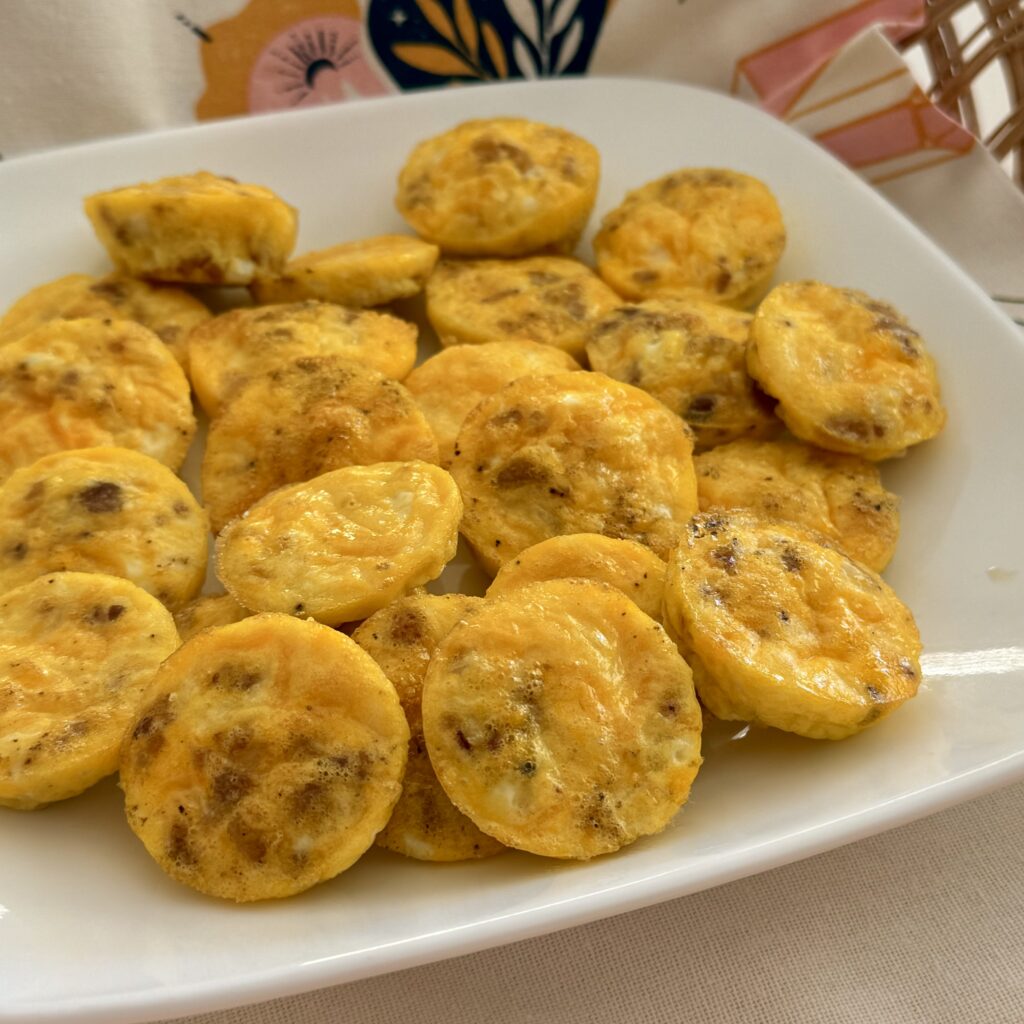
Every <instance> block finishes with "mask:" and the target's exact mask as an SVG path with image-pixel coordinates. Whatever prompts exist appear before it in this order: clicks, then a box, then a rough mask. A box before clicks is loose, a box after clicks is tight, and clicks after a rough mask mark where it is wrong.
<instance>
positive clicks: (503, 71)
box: [480, 21, 508, 78]
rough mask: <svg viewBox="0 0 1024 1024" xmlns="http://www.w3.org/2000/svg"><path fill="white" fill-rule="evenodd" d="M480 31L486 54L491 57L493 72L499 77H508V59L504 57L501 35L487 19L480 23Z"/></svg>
mask: <svg viewBox="0 0 1024 1024" xmlns="http://www.w3.org/2000/svg"><path fill="white" fill-rule="evenodd" d="M480 31H481V33H482V34H483V37H484V46H486V47H487V56H488V57H490V58H491V63H492V64H493V65H494V70H495V73H496V74H497V76H498V77H499V78H508V60H507V58H506V57H505V48H504V46H502V45H501V37H500V36H499V35H498V33H497V31H496V30H495V28H494V26H493V25H492V24H491V23H490V22H489V21H483V22H481V23H480Z"/></svg>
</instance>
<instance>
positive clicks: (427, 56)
mask: <svg viewBox="0 0 1024 1024" xmlns="http://www.w3.org/2000/svg"><path fill="white" fill-rule="evenodd" d="M392 50H393V52H394V54H395V56H396V57H397V58H398V59H399V60H402V61H405V63H406V64H409V65H411V66H412V67H414V68H418V69H419V70H420V71H426V72H427V73H428V74H431V75H440V76H448V75H461V76H468V77H470V78H479V77H480V72H479V71H477V69H476V68H474V67H473V66H472V65H471V64H468V63H466V61H465V60H463V59H462V58H461V57H460V56H459V55H458V54H455V53H452V52H451V51H450V50H446V49H445V48H444V47H443V46H435V45H434V44H433V43H397V44H396V45H395V46H394V47H393V48H392Z"/></svg>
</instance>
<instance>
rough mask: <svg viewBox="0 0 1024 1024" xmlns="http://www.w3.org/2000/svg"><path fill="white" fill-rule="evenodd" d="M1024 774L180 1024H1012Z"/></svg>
mask: <svg viewBox="0 0 1024 1024" xmlns="http://www.w3.org/2000/svg"><path fill="white" fill-rule="evenodd" d="M1022 821H1024V784H1018V785H1015V786H1011V787H1009V788H1007V789H1003V790H1000V791H998V792H995V793H992V794H990V795H988V796H985V797H982V798H981V799H978V800H975V801H973V802H971V803H968V804H963V805H961V806H959V807H954V808H951V809H949V810H946V811H943V812H942V813H940V814H936V815H934V816H932V817H930V818H926V819H924V820H922V821H918V822H914V823H913V824H910V825H905V826H904V827H902V828H899V829H895V830H893V831H891V832H887V833H883V834H882V835H878V836H874V837H872V838H870V839H864V840H862V841H861V842H858V843H852V844H851V845H849V846H845V847H842V848H841V849H838V850H834V851H833V852H831V853H827V854H823V855H821V856H818V857H812V858H811V859H809V860H805V861H802V862H800V863H797V864H791V865H789V866H787V867H783V868H778V869H776V870H774V871H769V872H766V873H765V874H762V875H757V876H755V877H752V878H746V879H743V880H741V881H738V882H733V883H731V884H729V885H723V886H720V887H719V888H717V889H711V890H708V891H706V892H701V893H696V894H694V895H692V896H686V897H683V898H682V899H677V900H672V901H670V902H668V903H663V904H661V905H660V906H656V907H650V908H648V909H646V910H638V911H634V912H633V913H630V914H623V915H621V916H619V917H614V918H609V919H608V920H605V921H599V922H597V923H595V924H589V925H585V926H583V927H580V928H571V929H567V930H566V931H562V932H557V933H555V934H553V935H547V936H544V937H542V938H538V939H531V940H529V941H526V942H519V943H516V944H514V945H510V946H505V947H503V948H498V949H491V950H487V951H485V952H482V953H476V954H474V955H471V956H465V957H460V958H458V959H455V960H448V961H445V962H443V963H438V964H431V965H427V966H425V967H417V968H414V969H412V970H408V971H400V972H398V973H395V974H389V975H385V976H383V977H379V978H371V979H369V980H366V981H360V982H354V983H352V984H350V985H341V986H338V987H337V988H331V989H325V990H323V991H320V992H312V993H309V994H307V995H304V996H298V997H295V998H291V999H281V1000H276V1001H274V1002H270V1003H263V1004H261V1005H258V1006H252V1007H246V1008H240V1009H237V1010H229V1011H225V1012H223V1013H211V1014H204V1015H201V1016H198V1017H192V1018H188V1021H189V1024H412V1022H416V1024H548V1022H557V1024H625V1022H628V1024H676V1022H680V1024H681V1022H685V1024H755V1022H756V1024H798V1022H800V1024H803V1022H810V1024H875V1022H878V1024H1021V1022H1022V1021H1024V828H1022V824H1021V823H1022Z"/></svg>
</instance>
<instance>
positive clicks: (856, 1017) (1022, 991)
mask: <svg viewBox="0 0 1024 1024" xmlns="http://www.w3.org/2000/svg"><path fill="white" fill-rule="evenodd" d="M924 17H925V3H924V0H862V2H855V3H851V2H849V0H846V2H835V0H772V3H770V4H767V3H758V4H754V3H753V2H752V0H364V2H363V3H359V2H357V0H187V2H186V0H181V2H180V3H178V4H175V3H170V2H166V0H135V2H134V3H133V4H131V5H127V4H123V3H121V2H119V0H90V3H89V4H88V5H85V4H82V3H81V2H80V0H48V2H47V3H45V4H43V3H38V2H33V0H20V2H19V0H6V2H5V3H4V4H3V27H4V30H3V31H2V32H0V85H2V89H0V104H2V110H3V116H2V117H0V152H2V154H3V156H4V157H5V158H12V157H15V156H16V155H17V154H18V153H21V152H29V151H32V150H37V149H40V148H44V147H48V146H53V145H59V144H63V143H67V142H73V141H78V140H83V139H88V138H93V137H97V136H103V135H111V134H118V133H124V132H133V131H142V130H150V129H155V128H159V127H164V126H167V125H173V124H183V123H189V122H191V121H194V120H205V119H210V118H217V117H225V116H234V115H241V114H246V113H257V112H263V111H268V110H281V109H289V108H301V107H304V106H309V105H312V104H317V103H324V102H344V101H347V100H350V99H353V98H358V97H371V96H377V95H384V94H387V93H392V92H395V91H400V90H408V89H416V88H421V87H424V86H443V85H452V84H459V85H472V84H478V83H482V82H487V81H492V80H499V79H508V78H521V77H527V78H531V77H546V76H554V75H578V74H585V73H589V74H599V75H631V76H644V77H655V78H663V79H670V80H679V81H686V82H693V83H698V84H702V85H705V86H708V87H710V88H713V89H718V90H722V91H727V92H731V93H733V94H735V95H737V96H740V97H742V98H745V99H748V100H750V101H751V102H754V103H757V104H759V105H761V106H762V107H764V108H765V109H767V110H769V111H771V112H772V113H773V114H775V115H776V116H778V117H780V118H782V119H783V120H785V121H787V122H788V123H789V124H791V125H792V126H793V127H794V128H796V129H797V130H799V131H802V132H804V133H805V134H807V135H809V136H811V137H813V138H814V139H816V140H817V141H818V142H820V143H821V144H822V145H824V146H826V147H827V148H829V149H830V150H831V151H832V152H833V153H835V154H836V155H837V156H838V157H840V159H842V160H844V161H845V162H846V163H847V164H849V165H850V166H852V167H854V168H855V169H856V170H857V171H858V172H859V173H861V174H862V175H863V176H864V177H865V178H866V179H867V180H868V181H870V182H871V183H872V184H874V185H875V186H876V187H877V188H879V189H880V190H881V191H882V192H883V193H884V194H885V195H886V196H888V198H889V199H890V200H892V201H893V202H894V203H895V204H897V205H898V206H900V207H901V208H902V209H903V210H904V211H905V212H906V213H907V214H908V215H909V216H910V217H911V219H913V220H914V221H915V222H916V223H917V224H918V225H919V226H920V227H921V228H922V229H923V230H925V231H926V232H927V233H928V234H930V235H931V236H932V237H933V238H934V239H935V240H936V241H937V242H938V243H939V244H940V245H941V246H942V247H944V248H945V250H946V251H947V252H948V253H949V254H950V255H951V256H952V257H953V258H954V259H955V260H956V261H957V262H959V263H960V264H961V265H962V266H964V267H965V268H966V269H967V270H968V272H969V273H970V274H971V275H972V276H973V277H974V278H975V280H977V281H978V282H979V283H980V284H981V285H982V287H983V288H985V289H986V291H988V292H989V294H990V295H992V296H993V297H996V298H999V299H1002V300H1003V306H1004V308H1005V310H1006V311H1007V313H1008V314H1009V315H1011V316H1012V317H1015V318H1016V319H1017V321H1018V322H1022V321H1024V244H1022V240H1024V198H1022V196H1021V194H1020V193H1019V192H1018V191H1017V190H1016V189H1015V188H1014V186H1013V185H1012V183H1011V182H1010V180H1009V179H1008V177H1007V176H1006V175H1005V174H1004V173H1003V172H1002V170H1001V169H1000V168H999V166H998V165H997V164H996V163H995V161H994V160H992V158H991V157H990V156H989V155H988V153H987V152H986V151H985V150H984V148H983V147H982V146H981V145H980V144H979V143H978V142H977V141H976V140H975V139H974V138H973V137H972V136H971V135H970V134H969V133H968V132H967V131H965V130H964V129H963V128H962V127H960V126H959V125H958V124H957V123H956V122H954V121H952V120H951V119H950V118H949V117H948V116H947V115H946V114H944V113H943V112H942V111H940V110H939V109H938V108H937V107H936V106H934V105H933V104H931V103H930V102H929V101H928V99H927V97H926V96H925V94H924V93H923V92H922V89H921V87H920V86H919V85H918V84H917V82H916V81H915V78H914V76H913V74H912V73H911V70H910V68H909V67H908V65H907V64H906V63H905V62H904V60H903V59H902V58H901V56H900V54H899V53H898V51H897V50H896V48H895V47H894V45H893V44H894V43H896V42H898V41H899V40H901V39H904V38H906V37H907V36H908V35H909V34H910V33H912V32H913V31H914V30H916V29H917V28H919V27H920V26H921V24H922V23H923V19H924ZM1022 325H1024V324H1022ZM1022 811H1024V785H1017V786H1015V787H1012V788H1010V789H1007V790H1004V791H1003V792H1001V793H998V794H994V795H991V796H988V797H986V798H983V799H980V800H977V801H975V802H973V803H971V804H968V805H966V806H963V807H959V808H955V809H953V810H950V811H946V812H944V813H943V814H941V815H937V816H935V817H934V818H931V819H929V820H927V821H924V822H919V823H917V824H914V825H910V826H906V827H904V828H902V829H898V830H896V831H894V832H891V833H888V834H886V835H883V836H879V837H875V838H874V839H869V840H865V841H862V842H860V843H856V844H854V845H851V846H848V847H845V848H844V849H841V850H838V851H835V852H833V853H831V854H826V855H822V856H819V857H815V858H813V859H811V860H809V861H805V862H803V863H801V864H796V865H791V866H790V867H787V868H783V869H779V870H776V871H773V872H769V873H767V874H765V875H761V876H758V877H756V878H751V879H746V880H744V881H740V882H736V883H733V884H731V885H728V886H723V887H721V888H718V889H715V890H712V891H710V892H705V893H700V894H697V895H694V896H690V897H687V898H685V899H681V900H676V901H672V902H670V903H666V904H662V905H661V906H658V907H655V908H651V909H648V910H642V911H637V912H634V913H631V914H627V915H623V916H621V917H618V918H613V919H610V920H607V921H602V922H598V923H596V924H593V925H588V926H586V927H582V928H575V929H571V930H568V931H564V932H560V933H557V934H555V935H552V936H547V937H544V938H540V939H534V940H530V941H528V942H522V943H518V944H516V945H514V946H509V947H505V948H502V949H497V950H491V951H488V952H484V953H479V954H476V955H473V956H469V957H463V958H460V959H457V960H452V961H448V962H445V963H442V964H435V965H430V966H427V967H421V968H417V969H415V970H409V971H404V972H400V973H397V974H393V975H388V976H386V977H383V978H377V979H371V980H369V981H364V982H359V983H356V984H352V985H347V986H341V987H338V988H334V989H328V990H325V991H323V992H317V993H310V994H308V995H306V996H301V997H296V998H292V999H287V1000H280V1001H277V1002H274V1003H267V1004H263V1005H262V1006H258V1007H250V1008H243V1009H238V1010H229V1011H224V1012H221V1013H215V1014H209V1015H204V1016H202V1017H195V1018H191V1020H192V1021H193V1022H194V1024H199V1022H202V1024H270V1022H274V1024H327V1022H336V1021H351V1022H353V1024H355V1022H360V1024H362V1022H366V1024H369V1022H374V1024H376V1022H381V1024H391V1022H399V1021H401V1022H403V1024H407V1022H409V1021H416V1020H419V1021H444V1022H445V1024H463V1022H467V1024H468V1022H473V1024H480V1022H486V1024H527V1022H558V1024H576V1022H579V1024H583V1022H586V1024H606V1022H608V1024H611V1022H616V1024H620V1022H631V1024H632V1022H636V1024H647V1022H651V1024H653V1022H659V1024H660V1022H665V1024H668V1022H676V1021H680V1020H686V1021H689V1022H692V1024H704V1022H708V1024H712V1022H715V1024H718V1022H722V1024H731V1022H739V1021H757V1022H760V1024H790V1022H798V1021H814V1022H818V1024H864V1022H868V1021H884V1022H887V1024H889V1022H891V1024H903V1022H906V1024H910V1022H914V1024H918V1022H920V1024H941V1022H945V1021H949V1022H953V1021H956V1022H962V1024H998V1022H1005V1024H1019V1022H1020V1021H1022V1020H1024V1009H1022V1008H1024V969H1022V967H1021V965H1022V963H1024V939H1022V936H1024V900H1022V899H1021V896H1022V895H1024V853H1022V844H1021V843H1020V842H1019V831H1020V830H1019V826H1018V825H1016V824H1014V825H1013V827H1007V823H1017V822H1019V821H1020V820H1021V814H1022Z"/></svg>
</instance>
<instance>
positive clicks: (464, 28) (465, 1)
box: [455, 0, 480, 60]
mask: <svg viewBox="0 0 1024 1024" xmlns="http://www.w3.org/2000/svg"><path fill="white" fill-rule="evenodd" d="M455 24H456V26H457V27H458V30H459V35H460V36H461V37H462V41H463V42H464V43H465V44H466V49H467V50H468V51H469V54H470V56H471V57H472V58H473V59H474V60H478V59H479V57H478V51H479V47H480V36H479V34H478V33H477V29H476V18H474V17H473V11H472V10H471V8H470V6H469V0H455Z"/></svg>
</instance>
